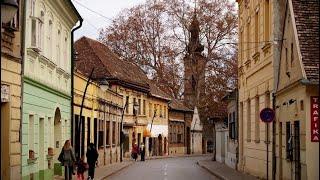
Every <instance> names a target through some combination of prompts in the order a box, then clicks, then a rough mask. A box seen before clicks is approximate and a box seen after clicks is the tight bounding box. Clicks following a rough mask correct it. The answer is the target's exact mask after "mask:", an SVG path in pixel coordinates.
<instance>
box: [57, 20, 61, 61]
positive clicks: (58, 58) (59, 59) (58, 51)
mask: <svg viewBox="0 0 320 180" xmlns="http://www.w3.org/2000/svg"><path fill="white" fill-rule="evenodd" d="M60 41H61V24H60V23H58V31H57V39H56V47H57V48H56V51H57V57H56V60H57V65H58V67H61V57H60Z"/></svg>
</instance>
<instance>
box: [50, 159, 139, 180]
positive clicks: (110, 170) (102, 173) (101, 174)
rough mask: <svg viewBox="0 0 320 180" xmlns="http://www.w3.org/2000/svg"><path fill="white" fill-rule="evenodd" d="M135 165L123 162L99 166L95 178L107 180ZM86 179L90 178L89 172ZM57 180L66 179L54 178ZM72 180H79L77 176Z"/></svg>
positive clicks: (130, 162) (86, 173)
mask: <svg viewBox="0 0 320 180" xmlns="http://www.w3.org/2000/svg"><path fill="white" fill-rule="evenodd" d="M132 163H133V161H123V162H122V163H115V164H109V165H107V166H99V167H97V168H96V169H95V178H94V179H97V180H100V179H105V178H107V177H109V176H111V175H113V174H115V173H117V172H119V171H121V170H122V169H124V168H126V167H128V166H130V165H131V164H132ZM84 177H85V178H87V177H88V171H86V172H85V175H84ZM54 179H55V180H62V179H64V177H63V176H55V177H54ZM72 179H77V177H76V175H74V176H73V177H72Z"/></svg>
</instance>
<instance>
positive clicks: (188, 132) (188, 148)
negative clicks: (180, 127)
mask: <svg viewBox="0 0 320 180" xmlns="http://www.w3.org/2000/svg"><path fill="white" fill-rule="evenodd" d="M190 153H191V151H190V127H187V154H190Z"/></svg>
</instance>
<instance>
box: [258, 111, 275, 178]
mask: <svg viewBox="0 0 320 180" xmlns="http://www.w3.org/2000/svg"><path fill="white" fill-rule="evenodd" d="M274 116H275V113H274V110H273V109H271V108H264V109H262V110H261V111H260V119H261V121H263V122H265V123H268V124H266V126H267V129H266V130H267V142H266V143H267V180H268V179H269V123H271V122H272V121H273V119H274Z"/></svg>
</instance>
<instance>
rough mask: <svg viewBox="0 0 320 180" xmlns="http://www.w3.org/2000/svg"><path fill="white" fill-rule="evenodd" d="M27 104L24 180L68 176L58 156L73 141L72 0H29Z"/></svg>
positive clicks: (25, 75) (24, 108)
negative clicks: (64, 173)
mask: <svg viewBox="0 0 320 180" xmlns="http://www.w3.org/2000/svg"><path fill="white" fill-rule="evenodd" d="M25 12H26V19H25V36H24V37H25V48H24V54H25V56H24V67H23V72H24V73H23V103H22V129H21V131H22V137H21V138H22V139H21V141H22V143H21V144H22V152H21V173H22V179H53V176H54V175H62V174H63V168H62V167H61V165H60V163H59V162H58V160H57V159H58V156H59V154H60V152H61V149H62V147H63V145H64V142H65V141H66V140H67V139H71V118H72V116H71V114H72V112H71V99H72V98H71V88H72V86H71V79H72V73H71V72H72V68H71V52H72V51H71V48H72V45H71V43H72V42H73V39H72V37H73V36H72V34H71V33H72V29H73V28H74V27H75V25H76V23H77V22H78V20H80V19H81V17H80V15H79V14H78V12H77V11H76V9H75V8H74V6H73V4H72V3H71V1H69V0H68V1H67V0H56V1H51V0H27V1H26V11H25Z"/></svg>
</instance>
